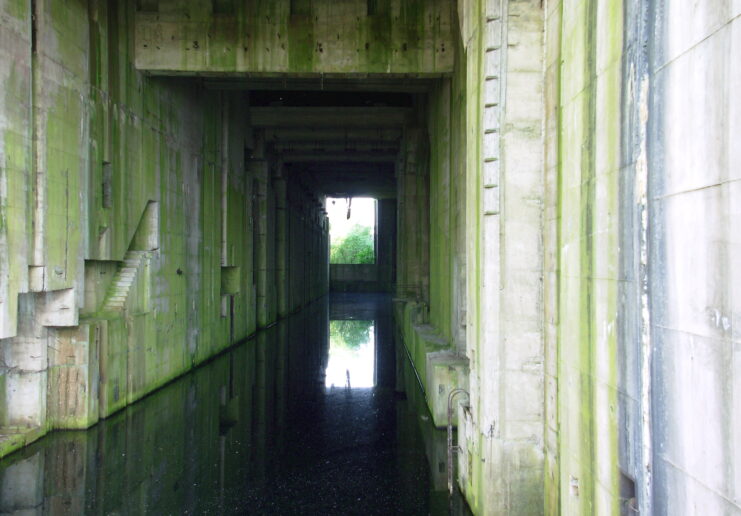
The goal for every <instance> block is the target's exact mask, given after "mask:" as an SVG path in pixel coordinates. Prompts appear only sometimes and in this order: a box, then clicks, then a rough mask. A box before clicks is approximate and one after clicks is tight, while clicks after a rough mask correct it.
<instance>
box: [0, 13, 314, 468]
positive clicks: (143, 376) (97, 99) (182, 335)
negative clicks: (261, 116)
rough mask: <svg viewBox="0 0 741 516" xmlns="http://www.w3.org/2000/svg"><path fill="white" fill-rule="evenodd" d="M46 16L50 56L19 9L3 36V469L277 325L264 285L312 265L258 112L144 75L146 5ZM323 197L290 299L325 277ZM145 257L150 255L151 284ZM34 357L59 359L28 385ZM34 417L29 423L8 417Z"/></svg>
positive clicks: (310, 293)
mask: <svg viewBox="0 0 741 516" xmlns="http://www.w3.org/2000/svg"><path fill="white" fill-rule="evenodd" d="M35 5H36V9H37V12H36V13H35V22H34V23H35V34H36V40H35V45H36V46H35V47H34V48H32V47H31V43H32V42H31V40H30V30H31V29H30V28H31V24H32V19H31V16H32V13H30V12H29V11H28V9H20V10H19V9H16V7H17V6H16V7H13V6H10V5H6V4H3V9H8V11H7V13H6V12H5V11H3V18H2V20H3V21H2V23H0V37H2V39H3V41H7V42H8V45H5V44H4V45H3V46H2V49H3V50H2V52H3V55H2V57H3V58H2V62H1V63H0V73H1V74H2V75H1V76H0V80H1V81H2V85H3V91H4V96H3V98H2V104H1V105H0V109H1V110H2V117H0V119H1V120H2V125H1V126H0V136H1V138H0V142H1V143H0V159H1V160H2V161H1V162H0V173H1V174H2V175H1V176H0V185H2V187H1V188H0V194H1V195H0V214H1V215H2V218H1V219H0V222H1V223H0V250H1V251H2V252H0V277H1V278H2V281H0V288H1V289H2V296H0V313H1V314H2V318H1V319H0V321H1V324H0V338H2V339H3V340H2V341H0V346H2V350H3V357H4V362H3V364H4V365H3V367H4V369H3V370H2V372H0V378H2V385H3V388H4V391H3V392H4V396H3V397H2V400H0V406H2V410H3V413H4V414H6V415H7V417H4V418H3V423H2V430H0V433H2V434H8V435H10V434H12V435H16V436H19V437H8V438H3V441H2V442H3V445H2V448H1V449H0V453H3V454H4V453H7V452H9V451H10V450H11V449H14V448H16V447H17V446H19V445H20V444H19V443H25V442H27V441H28V440H29V439H31V438H35V437H38V436H39V435H42V434H43V433H45V432H47V431H48V430H50V429H53V428H86V427H88V426H90V425H92V424H94V423H95V422H96V421H98V419H99V418H101V417H108V416H110V415H111V414H113V413H114V412H116V411H118V410H120V409H121V408H123V407H124V406H126V405H127V404H130V403H132V402H134V401H136V400H137V399H140V398H141V397H143V396H145V395H146V394H147V393H149V392H151V391H152V390H154V389H156V388H157V387H159V386H161V385H164V384H165V383H167V382H169V381H170V380H172V379H173V378H175V377H177V376H179V375H181V374H182V373H184V372H185V371H187V370H189V369H191V368H192V367H194V366H195V365H197V364H199V363H201V362H203V361H204V360H206V359H208V358H210V357H211V356H213V355H214V354H215V353H218V352H220V351H221V350H223V349H224V348H226V347H228V346H230V345H231V344H233V343H235V342H237V341H239V340H241V339H244V338H246V337H247V336H249V335H250V334H252V333H254V332H255V330H256V328H257V327H258V324H259V325H261V326H266V325H269V324H271V323H273V322H274V321H275V320H276V318H277V317H278V313H277V310H276V306H277V305H276V303H277V296H275V295H273V294H274V293H273V292H271V291H269V289H268V285H272V283H273V282H272V281H271V282H270V283H266V279H265V278H263V279H262V281H263V283H262V285H263V286H262V290H261V291H262V293H263V296H265V293H266V292H269V295H268V301H269V303H270V305H269V306H270V307H271V308H270V309H269V310H267V311H264V312H263V313H264V316H263V317H262V318H258V317H257V314H258V312H259V310H258V301H259V295H258V292H260V288H259V283H260V277H261V274H262V275H263V276H264V275H265V274H272V273H273V272H274V268H273V264H275V262H276V258H275V257H276V253H278V252H280V253H283V254H284V255H288V254H290V253H291V252H293V253H294V254H300V253H302V250H301V248H299V249H298V250H297V251H293V250H292V249H291V250H289V249H288V248H287V247H286V246H285V244H284V245H283V246H282V247H281V246H278V245H277V243H276V239H275V238H274V235H275V222H274V221H275V218H276V213H275V212H276V208H277V206H276V203H275V200H274V199H273V196H274V194H273V191H274V187H273V186H272V180H273V178H272V175H267V176H263V177H257V178H256V177H255V176H254V174H252V172H251V171H248V170H247V163H246V162H245V158H246V157H249V155H250V152H249V149H250V147H251V146H253V145H254V142H253V141H252V139H251V133H249V132H248V127H247V125H246V123H247V119H248V116H247V108H248V102H247V100H246V99H245V98H243V96H242V95H240V94H238V93H221V92H210V91H206V90H204V89H202V88H201V87H200V86H199V85H198V84H195V83H193V82H190V83H189V82H187V81H177V80H172V79H156V78H148V77H145V76H144V75H143V74H142V73H141V72H138V71H137V70H136V69H135V68H134V62H133V61H134V57H133V54H132V52H133V45H134V33H135V31H134V19H135V15H136V13H135V7H134V6H133V4H115V3H109V4H105V3H93V4H90V5H88V4H87V3H86V2H72V3H68V4H65V5H64V6H62V5H61V4H57V3H53V2H49V3H36V4H35ZM5 14H8V15H9V16H5ZM10 14H12V16H10ZM10 42H13V43H12V44H10ZM246 149H247V150H246ZM255 179H258V181H257V183H256V182H255ZM259 179H261V180H262V181H263V183H262V184H263V185H265V186H264V187H265V188H267V189H266V190H263V191H262V192H263V196H262V197H261V196H260V191H259V188H260V184H261V183H260V181H259ZM255 184H257V185H258V186H257V187H258V192H257V193H258V195H257V196H255V195H254V193H255V191H254V188H255ZM268 194H269V195H270V199H268V197H266V196H267V195H268ZM312 195H313V194H312V193H311V191H310V190H309V191H307V193H303V194H302V196H298V197H297V198H296V199H294V202H293V203H292V204H291V205H290V206H289V207H294V206H295V205H296V204H297V203H300V204H302V207H301V209H302V210H303V212H304V214H303V216H302V217H301V218H300V220H301V224H303V225H304V229H303V230H301V229H299V230H297V231H296V232H297V233H299V234H301V235H302V237H303V238H297V239H296V241H295V242H296V244H295V245H298V244H299V243H301V245H305V246H314V249H313V252H312V253H309V254H308V255H307V254H306V253H304V254H302V255H301V256H302V262H303V263H301V264H300V271H301V272H300V273H299V272H296V269H295V267H294V266H293V264H294V263H295V262H291V261H290V260H289V261H287V262H286V263H287V264H288V267H289V268H290V270H291V271H292V272H291V274H288V273H286V278H288V277H289V276H290V282H289V283H286V285H285V288H286V289H287V290H291V289H294V290H295V289H297V288H298V287H297V286H296V285H297V284H298V282H299V276H302V275H303V274H304V273H305V272H306V269H307V267H310V268H313V269H314V270H316V271H322V270H323V268H322V267H323V266H322V265H320V264H322V263H324V261H325V258H326V252H327V251H326V247H327V246H326V242H327V223H326V216H325V214H324V213H323V210H322V209H321V207H320V205H319V204H318V203H317V202H316V200H315V199H314V202H311V203H308V202H306V197H311V196H312ZM261 200H262V202H261ZM253 203H257V204H256V205H254V206H253ZM255 215H257V217H255ZM255 219H259V220H262V221H268V222H267V224H268V225H267V226H266V225H264V224H259V223H257V222H258V220H255ZM255 227H257V228H258V229H259V230H261V231H262V233H260V232H259V231H258V232H256V231H254V230H253V228H255ZM245 228H247V231H245ZM268 236H269V237H270V238H268ZM283 241H284V242H285V236H284V237H283ZM131 251H137V252H140V253H144V254H143V255H141V256H143V258H142V259H141V260H140V261H137V263H136V265H135V266H134V265H132V263H131V260H130V259H129V256H130V254H129V253H130V252H131ZM266 253H267V254H266ZM255 258H258V260H257V261H256V260H255ZM261 264H262V268H260V266H261ZM268 264H270V266H268ZM256 267H257V268H258V270H259V271H260V273H257V274H256V273H255V268H256ZM325 268H326V267H325ZM126 275H128V277H129V278H130V280H129V281H128V282H127V285H130V286H127V287H126V289H125V290H121V289H119V291H114V289H113V286H114V285H113V284H114V283H115V281H116V278H120V277H124V276H126ZM309 277H310V278H311V281H312V283H311V285H310V287H309V288H306V289H303V288H299V289H298V290H296V295H295V296H294V299H292V302H291V304H290V305H291V309H292V310H293V309H295V308H298V307H299V306H302V305H304V304H306V303H308V302H309V301H310V300H311V299H314V298H316V297H318V296H320V295H322V294H323V293H325V292H326V291H327V287H326V274H324V275H322V274H313V275H311V276H309ZM225 285H226V288H225ZM34 291H35V292H38V294H33V293H32V292H34ZM113 295H121V296H123V298H122V300H121V302H120V303H108V302H107V301H108V299H109V298H110V296H113ZM19 296H20V298H22V299H23V300H25V301H24V303H25V306H28V309H27V311H26V313H24V314H20V315H19V312H18V304H17V303H18V299H19ZM109 306H116V307H118V308H116V309H114V310H112V311H111V310H109V309H105V308H106V307H109ZM78 314H79V315H78ZM24 317H26V318H27V319H28V321H27V322H28V324H26V326H24V327H21V328H19V327H18V321H19V320H23V318H24ZM31 342H33V343H34V345H37V344H38V345H39V346H41V347H42V348H43V349H46V346H47V344H48V346H49V349H50V350H52V351H51V352H50V353H49V358H48V362H47V364H46V366H45V367H40V366H39V367H38V368H36V366H34V369H33V370H32V371H31V370H29V371H28V372H26V371H25V369H22V368H23V367H25V366H24V365H23V364H25V362H24V360H25V361H27V358H24V357H25V354H26V352H24V351H22V348H23V347H24V346H28V345H29V343H31ZM29 349H30V348H29ZM5 367H7V368H9V369H8V370H7V371H6V369H5ZM19 367H20V368H21V369H22V372H21V373H20V374H15V373H13V372H12V371H13V370H14V368H19ZM8 382H10V383H8ZM21 398H22V399H21ZM34 400H35V401H34ZM29 403H31V405H33V406H35V407H36V408H34V409H32V411H31V412H28V411H27V412H24V413H22V412H17V417H18V418H19V419H14V418H16V416H15V415H14V414H16V412H13V413H9V412H6V411H7V410H8V409H9V407H14V410H18V409H20V407H22V406H26V405H28V404H29ZM29 410H31V409H30V405H29ZM34 414H36V415H34ZM21 421H25V422H24V423H23V424H22V425H21V426H19V425H20V422H21ZM21 430H23V434H24V435H25V437H21V434H19V433H18V432H19V431H21Z"/></svg>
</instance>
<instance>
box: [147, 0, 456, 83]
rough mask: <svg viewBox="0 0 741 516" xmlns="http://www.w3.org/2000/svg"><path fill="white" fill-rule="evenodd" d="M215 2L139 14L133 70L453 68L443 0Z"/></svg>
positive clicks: (436, 71)
mask: <svg viewBox="0 0 741 516" xmlns="http://www.w3.org/2000/svg"><path fill="white" fill-rule="evenodd" d="M217 4H218V3H217V2H212V1H210V0H199V1H196V2H165V1H154V2H147V5H146V6H144V8H143V9H142V10H140V11H139V12H137V14H136V40H135V47H134V49H135V56H136V57H135V59H136V67H137V69H139V70H146V71H148V72H151V73H166V74H171V73H193V72H196V73H198V74H222V75H223V74H240V75H243V74H244V73H250V74H258V75H261V74H263V75H264V74H280V73H291V74H301V75H304V76H306V75H320V74H322V75H329V76H331V75H333V74H342V75H343V76H348V75H366V74H383V75H388V74H413V75H417V76H439V75H441V74H445V73H450V72H451V71H452V68H453V59H454V52H453V44H452V38H451V9H450V1H449V0H433V1H425V0H412V1H402V0H382V1H378V2H373V3H369V2H366V1H365V0H342V1H339V2H338V1H336V0H322V1H316V0H315V1H313V2H310V1H302V0H299V1H295V0H277V1H272V2H231V3H229V4H228V8H227V9H222V10H219V5H217ZM221 5H224V4H223V3H222V4H221Z"/></svg>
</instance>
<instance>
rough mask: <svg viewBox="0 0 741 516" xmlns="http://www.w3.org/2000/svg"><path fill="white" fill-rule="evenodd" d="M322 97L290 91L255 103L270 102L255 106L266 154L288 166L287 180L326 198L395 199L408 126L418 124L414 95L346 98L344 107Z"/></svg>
mask: <svg viewBox="0 0 741 516" xmlns="http://www.w3.org/2000/svg"><path fill="white" fill-rule="evenodd" d="M319 95H321V97H317V96H312V95H311V94H308V95H307V93H306V92H302V93H300V94H298V93H295V92H293V93H292V92H291V91H285V92H283V93H281V94H275V95H274V96H273V97H270V96H268V97H265V96H260V97H258V98H257V99H255V100H257V101H258V102H261V103H263V104H269V105H257V106H254V107H251V108H250V124H251V126H252V127H253V128H254V129H255V130H258V131H262V133H263V137H264V141H265V151H266V153H267V154H269V155H271V156H272V157H273V158H274V159H276V160H279V161H280V162H282V163H283V164H284V165H285V168H284V170H285V173H286V175H287V176H294V177H296V178H298V179H299V180H300V181H301V182H302V183H303V184H305V185H306V186H308V187H310V188H312V189H315V190H316V191H317V192H318V193H320V194H322V195H327V196H330V197H353V196H371V197H376V198H394V197H395V196H396V177H395V167H396V162H397V160H398V157H399V152H400V150H401V141H402V137H403V134H404V127H405V126H408V125H410V124H411V123H412V121H413V120H414V109H413V107H412V106H411V104H412V102H411V96H408V97H409V98H408V99H407V98H404V97H402V98H400V97H398V96H396V97H393V96H390V97H389V103H391V104H396V105H383V104H384V99H383V98H382V97H381V98H379V97H378V95H375V96H373V97H367V96H364V94H363V92H358V93H357V97H356V98H355V97H348V95H347V94H342V95H338V96H337V103H338V104H344V105H336V106H332V105H327V104H328V103H329V104H331V103H332V98H331V97H330V98H329V99H328V98H327V95H328V94H327V92H321V93H320V94H319ZM329 95H331V93H330V94H329ZM302 102H303V103H304V104H305V105H297V104H301V103H302ZM371 102H372V104H373V105H370V106H369V105H368V104H369V103H371ZM275 104H278V105H275ZM283 104H287V105H283ZM312 104H313V105H312ZM348 104H349V105H348ZM399 104H401V105H399ZM404 104H406V105H404Z"/></svg>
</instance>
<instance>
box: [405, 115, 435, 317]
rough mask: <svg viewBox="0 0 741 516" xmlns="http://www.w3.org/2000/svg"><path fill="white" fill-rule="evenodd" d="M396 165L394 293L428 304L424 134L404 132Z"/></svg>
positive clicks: (427, 213)
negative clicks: (395, 287)
mask: <svg viewBox="0 0 741 516" xmlns="http://www.w3.org/2000/svg"><path fill="white" fill-rule="evenodd" d="M402 152H403V157H402V159H401V160H400V161H401V162H400V163H399V164H398V165H397V166H398V167H399V168H398V170H397V180H398V196H399V197H398V200H399V211H398V226H397V227H398V235H397V241H398V255H397V264H398V265H397V271H398V279H397V293H398V294H399V295H400V296H402V297H407V298H412V299H417V300H420V301H424V302H428V301H429V264H430V258H429V256H430V250H429V231H430V228H429V177H428V174H427V155H426V154H427V149H426V141H425V135H424V134H423V132H422V131H421V130H420V129H417V128H414V129H406V130H405V134H404V150H403V151H402Z"/></svg>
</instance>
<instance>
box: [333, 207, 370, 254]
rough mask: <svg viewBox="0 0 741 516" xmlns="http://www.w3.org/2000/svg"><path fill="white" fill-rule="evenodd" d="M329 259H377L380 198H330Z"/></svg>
mask: <svg viewBox="0 0 741 516" xmlns="http://www.w3.org/2000/svg"><path fill="white" fill-rule="evenodd" d="M327 215H328V217H329V240H330V252H329V263H336V264H341V263H345V264H347V263H358V264H363V263H376V246H375V242H376V200H375V199H371V198H368V197H352V198H349V199H342V198H336V197H329V198H327Z"/></svg>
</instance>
